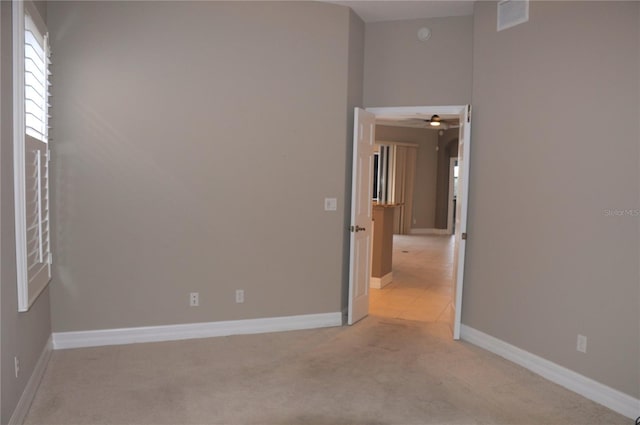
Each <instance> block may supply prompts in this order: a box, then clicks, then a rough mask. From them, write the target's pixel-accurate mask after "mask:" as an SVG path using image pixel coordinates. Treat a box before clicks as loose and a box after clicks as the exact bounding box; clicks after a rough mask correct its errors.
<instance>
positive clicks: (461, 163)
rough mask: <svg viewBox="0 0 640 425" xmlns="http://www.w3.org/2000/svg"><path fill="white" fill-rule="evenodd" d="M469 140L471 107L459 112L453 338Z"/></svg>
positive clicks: (457, 334)
mask: <svg viewBox="0 0 640 425" xmlns="http://www.w3.org/2000/svg"><path fill="white" fill-rule="evenodd" d="M470 142H471V107H470V106H467V107H466V108H464V110H463V111H461V112H460V136H459V138H458V193H457V198H456V225H455V249H454V257H453V282H454V285H453V303H452V304H453V311H452V315H453V318H452V319H453V339H460V321H461V318H462V283H463V279H464V253H465V246H466V243H467V240H466V239H467V206H468V198H469V184H468V182H469V144H470Z"/></svg>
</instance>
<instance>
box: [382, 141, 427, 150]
mask: <svg viewBox="0 0 640 425" xmlns="http://www.w3.org/2000/svg"><path fill="white" fill-rule="evenodd" d="M375 145H376V146H383V145H387V146H388V145H393V146H405V147H408V148H416V149H419V148H420V145H419V144H417V143H409V142H394V141H393V140H376V142H375Z"/></svg>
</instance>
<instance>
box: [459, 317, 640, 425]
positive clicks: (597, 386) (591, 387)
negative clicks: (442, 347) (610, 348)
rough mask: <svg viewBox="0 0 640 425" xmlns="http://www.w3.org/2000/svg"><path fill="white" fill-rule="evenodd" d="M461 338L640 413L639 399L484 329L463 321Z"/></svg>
mask: <svg viewBox="0 0 640 425" xmlns="http://www.w3.org/2000/svg"><path fill="white" fill-rule="evenodd" d="M461 331H462V335H461V336H462V339H464V340H465V341H468V342H470V343H472V344H474V345H477V346H478V347H481V348H484V349H485V350H488V351H491V352H492V353H494V354H497V355H499V356H500V357H504V358H505V359H507V360H509V361H512V362H514V363H516V364H518V365H520V366H522V367H524V368H526V369H529V370H530V371H532V372H534V373H536V374H538V375H540V376H542V377H543V378H546V379H548V380H550V381H552V382H555V383H556V384H558V385H561V386H563V387H565V388H567V389H569V390H571V391H573V392H576V393H578V394H580V395H581V396H583V397H586V398H588V399H589V400H592V401H595V402H596V403H599V404H602V405H603V406H605V407H608V408H609V409H611V410H613V411H615V412H618V413H620V414H621V415H624V416H626V417H628V418H630V419H635V418H636V417H638V415H640V399H637V398H633V397H631V396H630V395H628V394H625V393H623V392H620V391H618V390H615V389H613V388H611V387H609V386H607V385H604V384H601V383H599V382H597V381H594V380H593V379H591V378H587V377H586V376H584V375H580V374H579V373H576V372H574V371H572V370H569V369H567V368H565V367H563V366H560V365H558V364H556V363H553V362H550V361H549V360H545V359H543V358H542V357H539V356H536V355H535V354H532V353H529V352H528V351H525V350H522V349H520V348H518V347H515V346H513V345H511V344H509V343H506V342H504V341H502V340H500V339H497V338H494V337H492V336H491V335H487V334H485V333H484V332H481V331H478V330H476V329H473V328H471V327H469V326H466V325H462V329H461Z"/></svg>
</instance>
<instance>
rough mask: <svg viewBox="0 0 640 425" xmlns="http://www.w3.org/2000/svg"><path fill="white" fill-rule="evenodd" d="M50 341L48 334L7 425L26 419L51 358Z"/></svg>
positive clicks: (51, 348) (19, 422)
mask: <svg viewBox="0 0 640 425" xmlns="http://www.w3.org/2000/svg"><path fill="white" fill-rule="evenodd" d="M51 341H52V339H51V336H49V340H47V343H46V344H45V346H44V348H43V349H42V353H40V357H39V358H38V362H37V363H36V367H35V368H34V369H33V373H32V374H31V377H30V378H29V380H28V381H27V385H26V386H25V388H24V391H23V392H22V395H21V396H20V400H18V404H17V405H16V408H15V410H14V411H13V414H12V415H11V418H10V419H9V425H21V424H22V423H23V422H24V420H25V419H26V417H27V413H28V412H29V408H30V407H31V403H32V402H33V398H34V397H35V396H36V391H37V390H38V387H39V386H40V382H41V381H42V377H43V376H44V372H45V371H46V370H47V364H49V359H50V358H51V353H52V351H53V344H52V342H51Z"/></svg>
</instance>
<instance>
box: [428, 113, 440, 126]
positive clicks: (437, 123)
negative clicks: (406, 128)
mask: <svg viewBox="0 0 640 425" xmlns="http://www.w3.org/2000/svg"><path fill="white" fill-rule="evenodd" d="M429 125H431V126H432V127H440V117H439V116H437V115H434V116H432V117H431V120H429Z"/></svg>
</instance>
